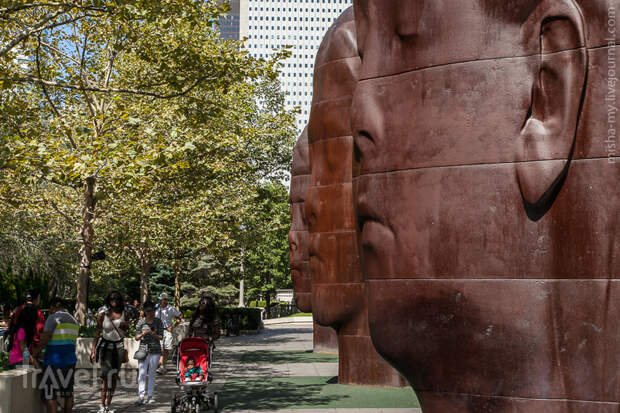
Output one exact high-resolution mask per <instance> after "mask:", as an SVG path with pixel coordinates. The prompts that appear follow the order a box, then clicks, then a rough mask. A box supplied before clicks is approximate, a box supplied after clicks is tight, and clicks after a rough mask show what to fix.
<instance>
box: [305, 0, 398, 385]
mask: <svg viewBox="0 0 620 413" xmlns="http://www.w3.org/2000/svg"><path fill="white" fill-rule="evenodd" d="M359 69H360V58H359V54H358V50H357V43H356V38H355V24H354V20H353V9H352V8H349V9H348V10H347V11H345V12H344V13H343V14H342V15H341V16H340V18H339V19H338V20H337V21H336V22H335V23H334V24H333V26H332V27H331V28H330V30H329V31H328V32H327V34H326V35H325V37H324V40H323V42H322V44H321V47H320V49H319V52H318V55H317V58H316V63H315V71H314V92H313V103H312V110H311V114H310V123H309V125H308V142H309V147H310V166H311V168H310V169H311V177H310V189H309V190H308V195H307V197H306V202H305V204H306V216H307V219H308V222H309V232H310V271H311V273H312V310H313V315H314V317H315V319H316V321H317V322H318V323H319V324H321V325H323V326H330V327H333V328H334V329H335V330H336V331H337V332H338V345H339V351H338V352H339V355H340V357H339V359H340V366H339V374H338V378H339V382H340V383H348V384H375V385H386V386H390V385H396V386H400V385H403V384H404V380H403V379H402V377H400V376H399V375H398V373H397V372H396V371H395V370H394V369H393V368H392V367H391V366H389V365H388V364H387V363H386V362H385V361H384V360H382V359H381V358H380V357H379V355H378V354H377V353H376V351H375V350H374V348H373V346H372V343H371V340H370V334H369V332H368V317H367V304H366V290H365V283H364V279H363V274H362V271H361V268H360V263H359V254H358V249H357V234H356V226H355V213H354V209H353V192H352V170H353V161H352V155H353V137H352V134H351V124H350V111H351V100H352V97H353V91H354V89H355V86H356V84H357V79H358V76H359Z"/></svg>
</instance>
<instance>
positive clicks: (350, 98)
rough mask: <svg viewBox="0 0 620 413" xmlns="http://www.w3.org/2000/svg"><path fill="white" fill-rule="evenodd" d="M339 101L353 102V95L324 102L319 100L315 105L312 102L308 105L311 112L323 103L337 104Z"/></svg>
mask: <svg viewBox="0 0 620 413" xmlns="http://www.w3.org/2000/svg"><path fill="white" fill-rule="evenodd" d="M341 100H353V94H350V95H346V96H343V97H339V98H333V99H325V100H321V101H319V102H316V103H314V100H313V101H312V103H311V104H310V110H312V109H313V108H314V107H315V106H319V105H322V104H323V103H331V102H338V101H341ZM309 123H310V122H308V124H309Z"/></svg>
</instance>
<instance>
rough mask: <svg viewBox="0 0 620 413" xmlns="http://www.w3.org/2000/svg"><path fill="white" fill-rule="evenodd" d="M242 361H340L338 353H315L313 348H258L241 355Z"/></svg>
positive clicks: (279, 362)
mask: <svg viewBox="0 0 620 413" xmlns="http://www.w3.org/2000/svg"><path fill="white" fill-rule="evenodd" d="M241 362H242V363H270V364H285V363H338V355H337V354H336V355H334V354H320V353H313V352H312V350H291V351H269V350H257V351H252V352H248V353H245V354H243V355H242V356H241Z"/></svg>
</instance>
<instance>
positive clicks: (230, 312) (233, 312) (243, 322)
mask: <svg viewBox="0 0 620 413" xmlns="http://www.w3.org/2000/svg"><path fill="white" fill-rule="evenodd" d="M218 312H219V314H220V318H221V320H222V327H223V328H225V327H226V325H227V322H228V320H230V319H231V318H233V317H235V318H236V317H238V319H239V329H240V330H258V329H260V327H261V318H260V313H261V310H260V308H238V307H232V308H228V307H223V308H218Z"/></svg>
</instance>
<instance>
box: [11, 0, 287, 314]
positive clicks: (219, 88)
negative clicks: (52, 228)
mask: <svg viewBox="0 0 620 413" xmlns="http://www.w3.org/2000/svg"><path fill="white" fill-rule="evenodd" d="M218 3H219V2H217V1H194V0H170V1H166V2H160V1H155V0H144V1H140V2H137V3H136V2H134V1H120V0H117V1H102V0H90V1H69V2H58V3H23V2H10V3H8V5H7V6H6V7H4V8H0V61H1V64H0V67H1V69H0V84H1V87H2V91H1V93H0V113H1V114H2V116H3V117H5V118H7V120H8V121H7V123H6V124H4V125H3V127H2V139H3V142H2V150H1V151H0V162H2V164H1V166H2V167H3V168H2V170H1V171H0V173H1V174H2V176H1V178H2V180H3V181H6V182H10V186H11V187H12V188H17V189H18V191H17V193H18V194H30V195H28V196H26V195H22V199H23V200H24V201H25V203H24V204H23V205H22V208H28V209H31V210H33V211H37V212H36V213H42V214H50V213H53V214H55V215H56V217H57V218H58V219H60V220H62V221H63V222H62V224H60V226H61V227H62V228H63V232H66V231H68V232H71V233H73V234H76V235H77V236H76V237H75V240H76V242H77V247H78V255H79V261H78V269H77V272H78V274H77V288H76V291H77V304H76V316H77V317H78V318H79V319H80V321H81V322H84V320H85V315H86V306H87V299H88V285H89V281H90V279H91V268H92V266H93V260H92V254H93V248H94V247H95V243H96V242H97V238H96V235H97V229H98V228H99V229H101V227H100V226H101V223H103V222H105V223H107V224H109V223H111V222H115V223H117V224H118V225H119V227H123V226H124V228H126V229H127V230H128V231H127V234H128V235H131V237H129V238H131V243H125V245H124V246H123V249H124V248H130V249H131V248H132V249H133V250H134V251H135V253H136V255H137V256H138V257H139V260H140V265H141V267H142V274H143V280H142V281H143V285H142V290H143V293H144V292H145V291H146V290H147V286H148V274H147V273H148V270H149V269H150V266H151V264H152V263H153V259H154V257H160V256H161V250H162V248H163V247H165V246H167V245H170V244H167V241H161V240H168V238H166V237H165V236H163V235H166V234H167V233H169V232H170V231H169V229H170V228H167V227H166V224H167V223H166V221H165V219H158V220H157V222H155V223H154V222H153V218H154V217H161V215H159V213H160V212H161V211H162V209H165V208H166V206H167V205H168V206H170V205H173V206H170V207H169V208H168V209H169V210H170V211H175V208H177V207H176V206H175V205H177V206H178V205H179V203H180V202H182V200H184V199H188V198H187V196H186V194H187V189H188V188H190V187H191V185H192V184H193V183H197V182H199V181H200V180H201V179H203V178H204V177H205V174H214V178H213V180H211V182H214V181H215V179H216V178H220V179H221V178H224V179H229V180H231V182H232V184H231V185H230V186H231V187H232V189H231V188H226V189H221V190H218V191H216V192H219V193H220V194H222V193H224V194H226V195H227V198H226V199H230V197H232V196H234V195H235V191H236V190H239V188H242V183H247V182H249V181H252V180H253V179H256V171H263V172H267V171H268V170H269V169H272V168H273V166H274V165H275V164H277V163H279V162H280V160H281V159H279V158H278V157H272V159H268V158H267V157H263V158H260V157H258V158H256V159H252V154H253V153H254V154H256V153H259V154H265V153H270V154H273V153H279V152H282V153H286V146H287V145H286V144H285V145H280V144H279V143H280V142H279V141H280V140H282V138H283V137H287V136H288V134H289V133H290V129H291V127H290V125H291V124H290V123H289V121H288V119H289V118H290V115H289V114H286V113H284V112H283V111H282V110H278V111H277V113H268V114H266V113H261V112H260V111H254V113H252V112H253V110H254V109H255V107H253V106H252V104H253V103H251V102H252V100H253V98H254V92H255V87H254V86H253V85H254V84H255V83H257V82H258V80H259V79H263V80H262V81H261V82H269V81H270V80H272V79H274V78H275V77H276V74H275V69H277V65H278V61H279V60H280V58H282V57H283V56H285V54H286V53H284V54H277V55H276V56H275V57H274V59H272V60H256V59H253V58H252V57H251V56H249V54H248V53H247V52H244V51H243V50H242V48H241V47H240V45H239V43H236V42H224V41H221V40H220V39H219V38H218V34H217V31H216V30H215V29H214V22H216V21H217V19H218V17H219V15H220V13H221V12H222V11H224V10H225V9H226V7H225V6H223V5H220V4H218ZM258 83H260V82H258ZM240 97H242V99H239V98H240ZM200 130H202V131H203V132H208V133H202V134H199V133H198V134H197V131H200ZM194 136H199V137H200V139H199V140H198V141H197V142H193V139H192V138H193V137H194ZM248 137H254V138H253V139H246V138H248ZM261 138H263V139H261ZM244 145H247V147H246V150H236V149H239V148H241V147H243V146H244ZM280 146H284V147H285V149H284V150H283V151H280V149H279V147H280ZM231 148H232V150H231ZM235 148H236V149H235ZM274 148H275V151H274ZM213 154H215V155H217V156H214V159H216V160H218V161H221V160H222V159H223V160H225V161H226V162H224V164H223V166H220V167H217V165H213V164H212V163H209V162H208V161H207V159H209V157H210V156H211V155H213ZM192 155H193V156H194V158H193V159H194V160H200V159H203V160H205V162H203V163H200V162H194V163H192V164H190V162H188V158H191V157H192ZM248 155H249V157H246V156H248ZM190 165H191V166H190ZM196 167H197V168H198V169H197V170H196V169H193V168H196ZM190 168H191V170H190ZM220 169H223V170H220ZM197 172H198V173H197ZM250 176H251V177H250ZM231 177H232V178H234V179H231ZM179 178H181V181H176V180H177V179H179ZM171 182H181V185H178V186H176V185H175V186H174V188H172V189H167V188H168V186H169V184H170V183H171ZM7 188H8V186H7V187H4V188H3V189H1V190H0V191H2V192H0V196H2V193H3V194H4V195H3V196H4V197H5V198H10V197H11V193H9V192H8V190H7ZM235 188H236V189H235ZM177 190H178V191H179V192H178V193H177V192H175V191H177ZM155 193H157V194H158V199H152V198H149V196H150V195H152V194H155ZM242 199H244V197H242ZM246 199H247V197H246ZM134 202H136V204H132V205H134V206H145V205H146V206H147V207H149V208H146V209H144V210H143V211H142V212H140V211H137V209H136V208H134V211H130V209H131V207H132V205H127V203H134ZM176 211H178V208H177V209H176ZM36 213H35V214H36ZM212 214H214V215H212V216H211V219H215V218H213V217H214V216H215V217H216V218H217V215H225V214H222V213H221V212H219V210H217V209H216V210H215V211H212ZM223 219H226V218H223ZM109 233H111V234H114V233H116V234H117V235H118V231H115V230H110V231H109ZM145 234H147V235H148V237H145V236H144V235H145ZM106 238H108V237H107V235H106V236H105V237H104V238H102V241H103V242H102V243H101V244H105V243H106V242H107V241H105V239H106ZM112 238H114V237H112ZM142 239H145V240H146V241H145V242H142ZM117 240H118V237H117ZM153 240H155V241H154V242H153ZM118 245H119V246H120V244H118ZM136 251H137V252H136Z"/></svg>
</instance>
